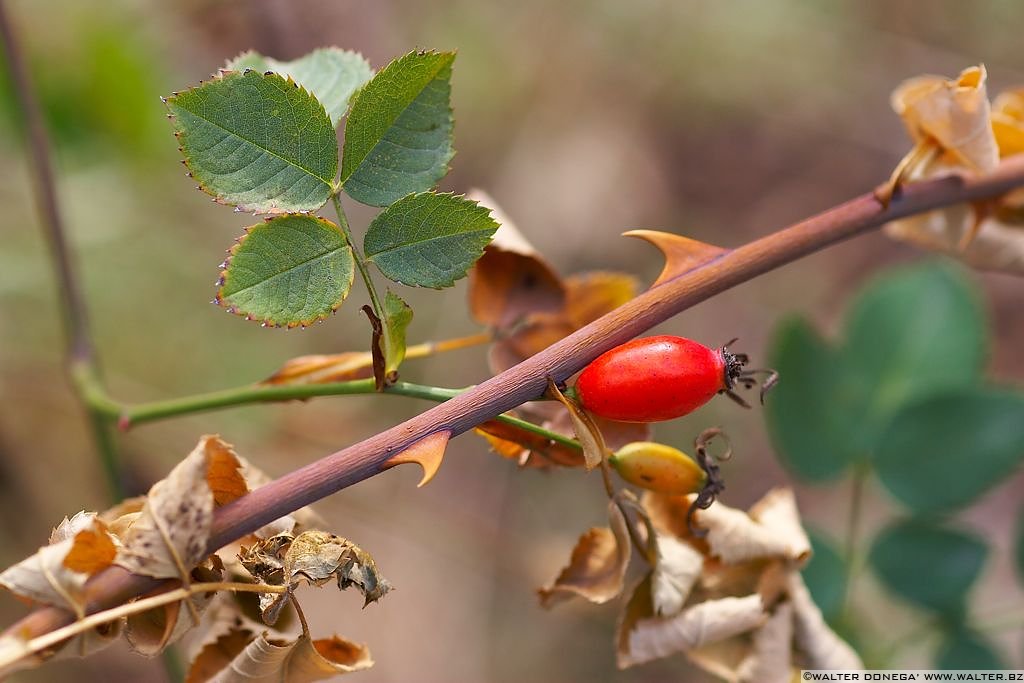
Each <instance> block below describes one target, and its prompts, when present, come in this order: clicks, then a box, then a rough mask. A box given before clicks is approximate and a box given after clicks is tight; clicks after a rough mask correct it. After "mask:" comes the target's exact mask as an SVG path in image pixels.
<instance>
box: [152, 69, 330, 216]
mask: <svg viewBox="0 0 1024 683" xmlns="http://www.w3.org/2000/svg"><path fill="white" fill-rule="evenodd" d="M166 102H167V108H168V110H169V111H170V112H171V114H172V115H173V117H174V127H175V135H177V137H178V141H179V142H180V143H181V151H182V153H183V154H184V155H185V163H186V164H187V165H188V168H189V171H190V172H191V174H192V176H193V177H194V178H195V179H196V180H197V181H198V182H199V186H200V188H201V189H203V190H204V191H206V192H208V193H210V194H211V195H213V196H214V197H215V198H216V199H217V201H220V202H222V203H224V204H229V205H233V206H237V207H238V208H240V209H242V210H244V211H253V212H256V213H286V212H290V211H314V210H316V209H319V208H320V207H321V206H323V205H324V203H326V202H327V199H328V198H329V197H330V194H331V187H332V184H333V182H334V176H335V174H336V173H337V171H338V140H337V137H336V134H335V131H334V126H333V125H331V121H330V119H329V118H328V117H327V112H325V111H324V107H323V105H322V104H320V103H319V102H318V101H317V99H316V98H315V97H313V96H312V95H311V94H309V93H308V92H306V90H304V89H303V88H301V87H299V86H298V85H297V84H296V83H294V82H293V81H291V80H286V79H284V78H282V77H281V76H278V75H277V74H270V75H265V74H261V73H257V72H255V71H248V72H246V73H244V74H241V73H237V72H227V73H224V74H223V75H222V76H220V77H217V78H215V79H213V80H211V81H209V82H207V83H203V84H202V85H200V86H199V87H197V88H193V89H191V90H187V91H185V92H182V93H177V94H175V95H173V96H171V97H168V98H167V100H166Z"/></svg>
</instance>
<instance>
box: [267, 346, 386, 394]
mask: <svg viewBox="0 0 1024 683" xmlns="http://www.w3.org/2000/svg"><path fill="white" fill-rule="evenodd" d="M367 377H373V354H371V353H370V352H369V351H346V352H345V353H333V354H319V355H311V356H298V357H296V358H291V359H289V360H288V361H286V362H285V364H284V365H282V366H281V368H280V369H279V370H278V371H277V372H275V373H274V374H273V375H271V376H270V377H268V378H266V379H265V380H263V381H262V382H260V384H264V385H268V386H275V385H284V384H293V385H295V384H328V383H331V382H347V381H349V380H353V379H365V378H367Z"/></svg>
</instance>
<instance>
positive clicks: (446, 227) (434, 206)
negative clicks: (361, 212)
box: [363, 192, 498, 289]
mask: <svg viewBox="0 0 1024 683" xmlns="http://www.w3.org/2000/svg"><path fill="white" fill-rule="evenodd" d="M497 229H498V224H497V222H495V220H494V219H493V218H491V210H490V209H488V208H487V207H484V206H480V205H479V204H477V203H476V202H474V201H470V200H468V199H466V198H465V197H462V196H455V195H453V194H449V193H445V194H436V193H433V192H423V193H421V194H414V195H409V196H407V197H403V198H402V199H399V200H398V201H397V202H395V203H394V204H392V205H391V206H389V207H388V208H386V209H384V210H383V211H381V212H380V214H378V215H377V217H376V218H374V219H373V222H372V223H370V227H369V228H368V229H367V231H366V237H365V238H364V240H363V251H364V252H365V254H366V258H367V260H369V261H373V262H374V263H376V264H377V267H378V268H380V271H381V272H382V273H384V275H385V276H387V277H388V278H389V279H390V280H393V281H395V282H398V283H400V284H404V285H414V286H417V287H433V288H434V289H441V288H442V287H450V286H452V285H453V284H454V283H455V281H456V280H458V279H459V278H461V277H463V276H465V275H466V271H467V270H469V267H470V266H471V265H473V262H475V261H476V260H477V259H478V258H480V256H481V255H482V254H483V251H484V247H485V246H487V243H488V242H490V241H491V235H493V234H494V231H495V230H497Z"/></svg>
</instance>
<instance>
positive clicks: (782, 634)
mask: <svg viewBox="0 0 1024 683" xmlns="http://www.w3.org/2000/svg"><path fill="white" fill-rule="evenodd" d="M737 674H738V675H737V678H738V680H740V681H742V682H743V683H786V682H787V681H789V680H791V678H792V674H793V606H792V605H791V604H790V603H788V602H784V603H782V604H780V605H779V606H778V607H776V608H775V612H774V613H773V614H772V615H771V616H770V617H769V618H768V621H767V622H765V624H764V625H763V626H761V628H759V629H757V630H756V631H754V637H753V644H752V648H751V652H750V654H749V655H747V657H745V658H744V659H743V661H742V662H740V664H739V666H738V667H737Z"/></svg>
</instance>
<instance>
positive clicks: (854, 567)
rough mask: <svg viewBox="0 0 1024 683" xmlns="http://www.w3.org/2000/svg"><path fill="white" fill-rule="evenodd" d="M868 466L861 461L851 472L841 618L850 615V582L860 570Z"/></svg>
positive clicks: (844, 619) (844, 546)
mask: <svg viewBox="0 0 1024 683" xmlns="http://www.w3.org/2000/svg"><path fill="white" fill-rule="evenodd" d="M870 471H871V469H870V467H869V466H868V465H867V464H865V463H861V464H859V465H857V467H856V469H855V470H854V474H853V481H852V484H851V489H850V513H849V516H848V517H847V518H846V538H845V540H844V543H843V557H844V559H845V560H846V581H844V582H843V600H842V605H843V608H842V612H841V613H842V619H843V621H846V620H848V619H849V617H850V602H851V594H852V590H851V587H852V584H853V581H854V579H855V578H856V576H857V574H858V573H859V571H860V565H861V558H860V555H859V550H858V541H859V538H860V526H861V517H862V512H863V509H864V484H865V482H866V481H867V478H868V474H869V473H870Z"/></svg>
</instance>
